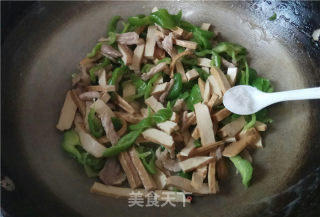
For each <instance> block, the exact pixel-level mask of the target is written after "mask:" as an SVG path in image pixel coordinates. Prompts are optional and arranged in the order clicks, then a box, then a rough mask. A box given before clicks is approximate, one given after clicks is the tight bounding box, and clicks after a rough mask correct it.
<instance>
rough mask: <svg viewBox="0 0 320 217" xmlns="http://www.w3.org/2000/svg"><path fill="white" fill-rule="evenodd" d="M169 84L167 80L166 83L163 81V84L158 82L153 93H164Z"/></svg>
mask: <svg viewBox="0 0 320 217" xmlns="http://www.w3.org/2000/svg"><path fill="white" fill-rule="evenodd" d="M168 85H169V82H165V83H162V84H157V85H156V86H155V87H154V89H153V90H152V93H151V94H152V95H154V94H160V93H163V92H164V91H166V89H167V87H168Z"/></svg>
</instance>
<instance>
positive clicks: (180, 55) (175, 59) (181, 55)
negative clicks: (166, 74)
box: [170, 50, 193, 78]
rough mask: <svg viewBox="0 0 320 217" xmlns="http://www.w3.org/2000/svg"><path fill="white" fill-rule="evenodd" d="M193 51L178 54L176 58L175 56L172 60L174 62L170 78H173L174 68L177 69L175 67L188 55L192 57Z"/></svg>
mask: <svg viewBox="0 0 320 217" xmlns="http://www.w3.org/2000/svg"><path fill="white" fill-rule="evenodd" d="M192 53H193V52H192V50H186V51H183V52H181V53H179V54H177V55H176V56H174V57H173V58H172V61H171V64H170V77H171V78H172V77H173V71H174V68H175V65H176V62H177V61H178V60H179V59H180V58H181V57H183V56H186V55H190V54H192Z"/></svg>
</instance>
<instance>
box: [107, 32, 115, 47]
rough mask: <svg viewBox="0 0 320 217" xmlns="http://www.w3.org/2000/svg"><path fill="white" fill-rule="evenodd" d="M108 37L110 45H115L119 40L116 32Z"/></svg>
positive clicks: (110, 33)
mask: <svg viewBox="0 0 320 217" xmlns="http://www.w3.org/2000/svg"><path fill="white" fill-rule="evenodd" d="M108 36H109V37H108V38H109V41H108V44H109V45H113V44H114V43H115V42H116V40H117V34H116V33H115V32H109V34H108Z"/></svg>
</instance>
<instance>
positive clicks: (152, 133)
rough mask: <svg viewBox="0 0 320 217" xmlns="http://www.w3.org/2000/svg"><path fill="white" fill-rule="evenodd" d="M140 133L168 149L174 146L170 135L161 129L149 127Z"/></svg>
mask: <svg viewBox="0 0 320 217" xmlns="http://www.w3.org/2000/svg"><path fill="white" fill-rule="evenodd" d="M142 135H143V137H144V138H145V139H147V140H148V141H150V142H154V143H156V144H160V145H163V146H165V147H166V148H168V149H172V148H173V147H174V141H173V138H172V136H170V135H169V134H167V133H165V132H162V131H161V130H158V129H155V128H149V129H147V130H145V131H143V132H142Z"/></svg>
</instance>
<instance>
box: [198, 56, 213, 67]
mask: <svg viewBox="0 0 320 217" xmlns="http://www.w3.org/2000/svg"><path fill="white" fill-rule="evenodd" d="M197 60H198V66H205V67H211V60H210V59H208V58H198V59H197Z"/></svg>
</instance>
